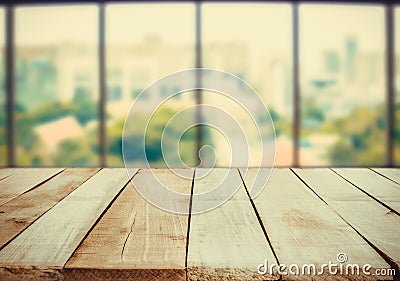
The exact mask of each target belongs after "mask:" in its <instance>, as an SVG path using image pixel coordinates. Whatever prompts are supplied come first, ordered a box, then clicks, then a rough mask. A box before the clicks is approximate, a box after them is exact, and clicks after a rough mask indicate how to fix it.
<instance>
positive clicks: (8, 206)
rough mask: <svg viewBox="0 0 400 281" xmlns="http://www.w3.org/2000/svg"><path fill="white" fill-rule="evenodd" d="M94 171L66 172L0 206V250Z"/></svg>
mask: <svg viewBox="0 0 400 281" xmlns="http://www.w3.org/2000/svg"><path fill="white" fill-rule="evenodd" d="M98 171H99V169H98V168H91V169H81V168H74V169H66V170H64V171H62V172H61V173H60V174H58V175H57V176H56V177H54V178H52V179H50V180H49V181H47V182H45V183H44V184H42V185H40V186H39V187H38V188H35V189H33V190H31V191H29V192H27V193H24V194H22V195H20V196H18V197H16V198H15V199H13V200H11V201H8V202H7V203H5V204H4V205H2V206H1V207H0V229H1V230H2V231H1V232H0V248H2V247H3V246H4V245H5V244H6V243H7V242H9V241H10V240H11V239H13V238H14V237H15V236H16V235H18V233H20V232H21V231H22V230H24V229H25V228H27V227H28V226H29V225H30V224H31V223H32V222H33V221H35V220H36V219H37V218H38V217H40V216H41V215H42V214H44V213H45V212H47V211H48V210H49V209H51V208H52V207H53V206H54V205H55V204H57V203H58V202H59V201H60V200H62V199H63V198H64V197H66V196H67V195H68V194H69V193H71V192H72V191H73V190H74V189H75V188H77V187H78V186H80V185H81V184H82V183H83V182H85V181H86V180H87V179H88V178H90V177H91V176H92V175H94V174H95V173H97V172H98Z"/></svg>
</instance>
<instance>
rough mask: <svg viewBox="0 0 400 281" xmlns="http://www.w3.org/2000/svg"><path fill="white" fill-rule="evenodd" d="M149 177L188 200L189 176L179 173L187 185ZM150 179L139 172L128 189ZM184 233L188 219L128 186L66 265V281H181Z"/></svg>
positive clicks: (163, 173) (160, 173) (162, 173)
mask: <svg viewBox="0 0 400 281" xmlns="http://www.w3.org/2000/svg"><path fill="white" fill-rule="evenodd" d="M153 172H154V173H155V176H156V177H157V178H158V179H159V180H160V181H161V182H162V183H164V184H167V186H168V187H169V188H171V189H174V190H175V191H177V192H180V193H189V194H190V190H191V187H192V177H193V172H194V171H193V170H186V171H184V173H185V174H187V176H188V178H189V179H183V178H180V177H178V176H176V175H174V174H173V173H172V172H171V171H169V170H154V171H153ZM153 179H154V178H153V174H152V173H151V172H150V171H149V170H140V171H139V173H138V174H136V175H135V177H134V178H133V184H134V185H148V183H149V182H152V181H153ZM148 188H152V187H151V186H148ZM169 199H172V198H165V200H169ZM189 203H190V202H189V200H188V201H187V202H186V208H187V209H188V210H189ZM187 230H188V215H177V214H172V213H168V212H165V211H163V210H160V209H158V208H157V207H154V206H153V205H151V204H150V203H148V202H147V201H146V200H145V199H144V198H142V197H141V195H140V194H139V193H138V192H137V191H136V189H135V188H134V187H133V186H132V185H128V186H127V187H126V188H125V189H124V190H123V192H122V193H121V195H120V196H119V197H118V198H117V200H116V201H115V202H114V204H113V205H112V206H111V207H110V209H108V210H107V212H106V213H105V215H104V216H103V217H102V218H101V220H100V221H99V222H98V223H97V224H96V226H95V227H94V228H93V230H92V231H91V232H90V234H89V236H88V237H87V238H86V239H85V240H84V241H83V243H82V244H81V245H80V246H79V248H78V249H77V250H76V251H75V253H74V255H73V256H72V257H71V259H70V260H69V261H68V263H67V265H66V268H65V269H64V273H65V274H66V279H67V280H127V279H129V280H185V278H186V277H185V275H186V272H185V259H186V238H187Z"/></svg>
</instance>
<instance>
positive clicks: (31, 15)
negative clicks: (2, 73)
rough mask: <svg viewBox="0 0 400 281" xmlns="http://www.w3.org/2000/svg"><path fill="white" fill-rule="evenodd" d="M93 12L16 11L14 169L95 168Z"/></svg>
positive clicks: (86, 9) (90, 8)
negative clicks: (43, 167) (16, 167)
mask: <svg viewBox="0 0 400 281" xmlns="http://www.w3.org/2000/svg"><path fill="white" fill-rule="evenodd" d="M97 13H98V8H97V7H96V6H94V5H87V6H52V7H18V8H16V11H15V45H16V58H15V67H16V76H15V85H16V112H15V115H16V116H15V118H16V150H17V151H16V152H17V164H18V165H28V166H30V165H33V166H42V165H56V166H64V165H67V166H69V165H72V166H90V165H98V164H99V155H98V151H99V147H98V145H99V141H98V50H97V49H98V47H97V42H98V39H97V33H98V32H97V30H98V23H97Z"/></svg>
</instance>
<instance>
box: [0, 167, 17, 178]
mask: <svg viewBox="0 0 400 281" xmlns="http://www.w3.org/2000/svg"><path fill="white" fill-rule="evenodd" d="M17 170H18V168H0V180H2V179H5V178H7V177H9V176H11V175H12V174H13V173H15V172H16V171H17Z"/></svg>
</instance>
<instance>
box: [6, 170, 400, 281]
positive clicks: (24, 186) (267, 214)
mask: <svg viewBox="0 0 400 281" xmlns="http://www.w3.org/2000/svg"><path fill="white" fill-rule="evenodd" d="M357 171H358V172H353V171H350V172H349V169H335V171H333V170H331V169H322V168H321V169H293V170H290V169H275V170H274V171H273V174H272V177H271V179H270V181H269V183H268V185H267V186H266V188H265V190H264V191H263V192H262V193H261V194H260V196H259V197H257V198H256V199H255V200H254V202H253V201H252V200H250V199H249V196H248V194H247V192H246V187H245V186H244V185H243V183H242V179H241V177H240V174H239V172H238V170H237V169H232V170H227V169H215V170H214V171H213V172H212V173H211V174H209V175H208V176H206V177H204V178H201V179H195V180H194V181H193V179H192V178H193V170H184V171H182V170H180V171H179V173H181V174H182V173H183V174H185V177H186V179H185V178H178V177H176V176H175V175H173V174H172V173H171V171H168V170H163V169H156V170H153V172H154V175H155V177H154V176H152V174H151V173H150V171H149V170H140V171H139V172H138V173H136V174H135V176H134V177H133V179H132V182H133V184H134V185H135V187H137V188H139V187H140V188H141V190H149V191H151V192H153V193H151V192H150V194H151V195H152V196H155V197H156V199H157V200H161V201H160V202H164V203H166V205H165V206H168V207H179V209H181V210H184V213H188V214H185V215H176V214H173V213H168V212H164V211H162V210H161V209H159V208H157V207H155V206H153V205H152V204H151V203H149V202H147V201H146V200H145V199H144V198H143V197H142V196H141V195H140V194H139V193H138V192H137V190H136V189H135V188H134V187H133V186H132V184H131V183H129V179H128V175H127V173H126V171H125V169H101V170H99V169H65V170H64V169H53V170H51V169H43V171H41V169H14V168H13V169H0V196H2V197H0V198H7V200H5V201H3V203H2V205H1V206H0V227H1V234H0V242H1V244H0V280H185V279H186V280H204V279H208V280H221V279H222V280H243V279H244V280H265V279H277V278H279V277H281V278H282V279H283V280H293V279H313V280H318V279H320V280H321V279H323V280H334V279H344V280H347V279H351V280H359V279H364V280H376V279H379V280H382V279H393V278H392V277H391V276H386V277H383V276H380V277H377V276H365V275H362V274H361V275H351V276H338V275H328V274H327V272H326V270H324V274H323V275H319V276H313V275H307V276H294V275H288V276H285V275H283V276H279V274H278V273H277V271H276V269H277V268H274V271H273V274H272V275H261V274H258V273H257V267H258V266H259V264H261V263H263V262H264V261H265V260H268V264H269V265H271V264H274V263H275V264H279V263H280V264H281V265H282V264H286V265H290V264H292V263H293V264H297V265H300V266H301V265H302V264H309V263H315V264H316V266H319V265H321V263H327V262H329V261H332V262H336V255H337V254H338V253H340V252H343V253H346V254H347V256H348V263H353V264H354V263H358V264H360V265H363V264H366V263H368V264H371V265H372V266H373V267H374V269H377V268H384V269H390V268H392V269H396V270H397V272H396V274H397V275H399V274H400V273H399V271H398V268H399V256H400V255H399V245H400V235H399V233H400V229H399V224H400V219H399V217H400V216H399V215H398V213H396V211H391V209H393V210H395V207H396V206H397V205H396V204H399V198H398V190H399V188H400V185H399V184H398V178H397V174H398V170H387V169H376V170H372V169H366V168H365V169H364V168H363V169H358V170H357ZM197 172H198V174H201V173H203V172H204V170H200V169H197V170H196V173H197ZM198 174H197V175H198ZM339 174H340V175H339ZM2 175H3V176H4V177H3V178H2V179H1V176H2ZM226 175H227V178H226V181H225V188H228V189H229V188H231V187H232V186H235V187H236V186H237V187H238V188H239V189H238V191H237V193H235V195H234V196H233V198H231V199H229V200H228V201H227V202H226V203H225V204H223V205H221V206H220V207H217V208H215V209H213V210H210V211H208V212H203V213H201V214H194V213H193V212H194V210H197V209H199V207H200V206H208V207H211V206H213V204H214V203H216V202H218V201H219V200H220V199H221V197H220V196H222V195H223V193H216V194H215V196H214V197H208V198H207V200H204V201H202V200H200V199H201V197H199V196H198V194H200V193H203V192H207V191H210V190H212V189H213V188H214V187H216V186H217V185H218V183H219V182H220V181H221V180H222V179H223V178H224V177H225V176H226ZM357 175H358V176H357ZM254 176H255V171H254V170H250V173H249V174H248V175H247V176H246V177H245V178H244V180H245V183H246V185H247V189H248V190H251V188H252V186H251V183H252V179H253V178H254ZM24 177H25V179H24ZM344 178H345V179H344ZM158 182H160V183H161V184H163V185H166V186H167V187H168V188H170V189H171V190H174V191H176V192H179V193H183V194H186V195H187V196H183V197H181V198H180V200H178V201H177V200H175V198H173V197H169V196H165V195H161V194H160V193H159V192H158V191H157V189H155V188H154V186H155V185H156V184H158ZM350 182H351V183H350ZM192 184H193V190H192ZM140 188H139V189H140ZM192 191H193V193H194V195H193V196H192V197H191V196H190V194H191V192H192ZM0 202H1V201H0ZM276 258H277V259H276ZM317 268H318V267H317Z"/></svg>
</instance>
